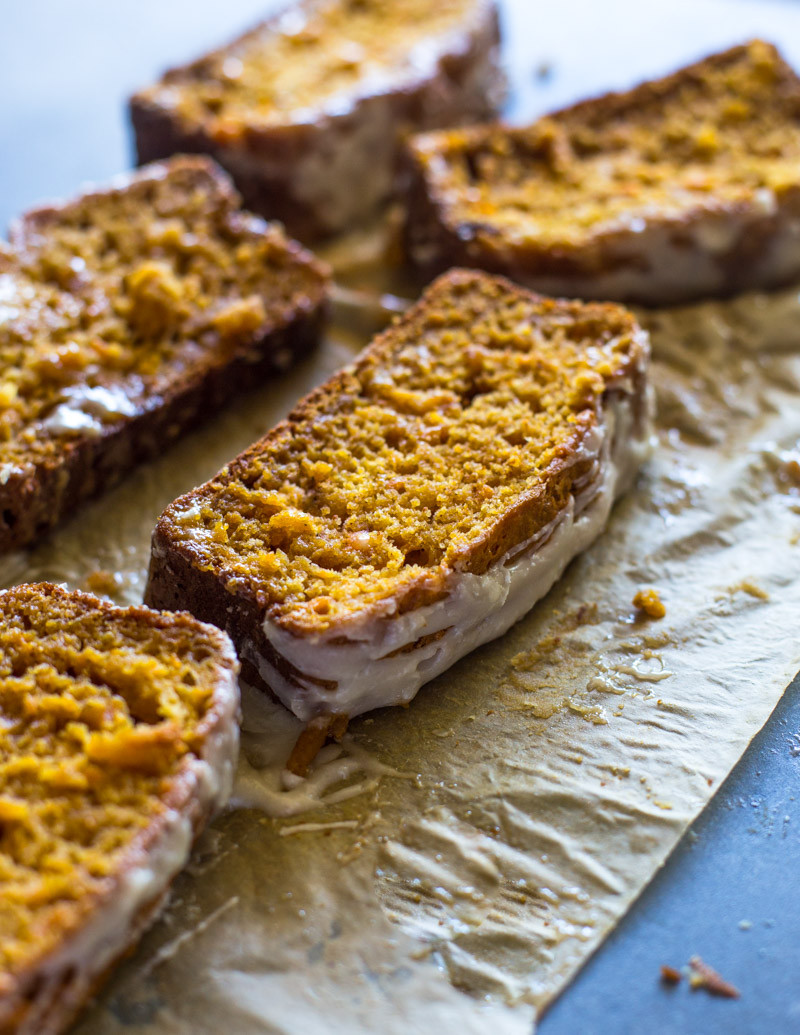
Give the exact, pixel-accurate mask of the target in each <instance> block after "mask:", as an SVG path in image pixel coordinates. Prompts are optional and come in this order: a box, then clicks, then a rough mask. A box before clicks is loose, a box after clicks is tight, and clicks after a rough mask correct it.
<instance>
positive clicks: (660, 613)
mask: <svg viewBox="0 0 800 1035" xmlns="http://www.w3.org/2000/svg"><path fill="white" fill-rule="evenodd" d="M633 606H634V607H635V608H636V609H637V611H640V612H642V613H643V614H645V615H647V617H648V618H663V617H664V615H665V614H666V613H667V609H666V607H664V604H663V603H662V601H661V597H660V596H659V595H658V590H657V589H640V590H639V592H638V593H637V594H636V596H635V597H634V598H633Z"/></svg>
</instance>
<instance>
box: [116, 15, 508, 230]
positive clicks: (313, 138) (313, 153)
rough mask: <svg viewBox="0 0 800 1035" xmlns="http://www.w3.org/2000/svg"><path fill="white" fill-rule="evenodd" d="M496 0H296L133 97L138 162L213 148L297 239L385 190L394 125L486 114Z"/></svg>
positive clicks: (258, 204)
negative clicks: (180, 152) (431, 0)
mask: <svg viewBox="0 0 800 1035" xmlns="http://www.w3.org/2000/svg"><path fill="white" fill-rule="evenodd" d="M498 49H499V31H498V22H497V13H496V10H495V6H494V0H439V2H438V3H436V4H430V3H428V2H427V0H393V2H392V3H391V4H387V3H384V2H382V0H305V2H301V3H297V4H295V5H294V6H290V7H288V8H287V9H286V10H284V11H282V12H281V13H280V14H278V15H276V16H275V17H273V18H270V19H269V20H268V21H266V22H264V23H263V24H261V25H259V26H257V27H256V28H255V29H253V30H252V31H251V32H248V33H246V34H245V35H244V36H241V37H240V38H239V39H237V40H234V41H233V42H232V43H230V44H229V45H228V46H225V47H222V48H221V49H220V50H216V51H213V52H212V53H210V54H206V55H205V56H203V57H201V58H199V59H198V60H197V61H194V62H192V63H191V64H189V65H186V66H184V67H182V68H175V69H173V70H171V71H169V72H167V73H166V75H165V76H164V77H163V79H161V81H160V82H158V83H156V84H155V85H154V86H151V87H149V88H147V89H144V90H141V91H140V92H139V93H137V94H136V95H135V96H134V97H133V98H132V100H131V118H132V120H133V127H134V131H135V134H136V147H137V153H138V159H139V162H148V161H151V160H153V159H155V158H163V157H164V156H165V155H169V154H173V153H174V152H176V151H201V152H205V153H207V154H211V155H213V156H214V157H215V158H216V159H217V160H218V161H219V162H220V163H221V164H222V165H223V166H224V167H225V168H226V169H228V171H229V172H230V173H231V174H232V175H233V178H234V179H235V181H236V184H237V186H238V187H239V190H240V191H241V192H242V194H243V195H244V199H245V201H246V203H247V204H248V205H249V206H250V207H251V208H253V209H254V210H255V211H257V212H260V213H262V214H263V215H265V216H268V217H270V218H272V217H277V218H279V219H281V220H283V221H284V223H285V224H286V226H287V227H288V228H289V230H290V231H291V232H292V233H293V234H295V235H296V236H297V237H299V238H300V239H301V240H311V239H314V238H318V237H321V236H324V235H326V234H330V233H333V232H335V231H338V230H342V229H346V228H348V227H349V226H350V225H351V224H352V223H353V222H355V221H357V220H359V219H362V218H363V217H364V216H366V215H368V214H369V213H370V212H371V211H372V210H373V209H374V208H375V207H376V206H377V205H378V204H379V203H380V202H382V201H383V200H385V199H386V198H387V197H388V196H389V195H390V194H391V193H392V192H393V190H394V187H395V175H396V171H397V165H398V163H397V159H398V154H399V150H400V140H401V137H402V136H403V135H404V134H406V133H407V132H409V131H412V130H415V129H416V130H423V129H434V128H436V127H439V126H448V125H458V124H460V123H463V122H469V121H476V120H478V119H486V118H490V117H491V116H492V115H493V114H494V113H495V112H496V110H497V106H498V103H499V100H500V99H501V96H502V89H501V88H500V87H501V77H500V74H499V71H498Z"/></svg>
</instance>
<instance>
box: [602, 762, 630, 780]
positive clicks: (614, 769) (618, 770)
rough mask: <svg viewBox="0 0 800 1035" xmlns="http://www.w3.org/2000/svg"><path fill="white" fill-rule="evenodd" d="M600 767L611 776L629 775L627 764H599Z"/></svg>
mask: <svg viewBox="0 0 800 1035" xmlns="http://www.w3.org/2000/svg"><path fill="white" fill-rule="evenodd" d="M600 768H601V769H607V770H608V771H609V773H611V775H612V776H618V777H620V778H622V777H623V776H630V775H631V767H630V766H629V765H601V766H600Z"/></svg>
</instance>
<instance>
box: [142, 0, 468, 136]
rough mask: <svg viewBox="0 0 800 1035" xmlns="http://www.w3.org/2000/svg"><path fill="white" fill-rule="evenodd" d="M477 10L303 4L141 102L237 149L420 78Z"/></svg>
mask: <svg viewBox="0 0 800 1035" xmlns="http://www.w3.org/2000/svg"><path fill="white" fill-rule="evenodd" d="M477 7H478V4H476V0H438V3H436V4H430V3H428V0H393V2H392V3H391V4H387V3H385V2H384V0H315V2H308V0H307V2H305V3H299V4H295V5H294V6H292V7H289V8H288V9H287V10H286V11H284V12H283V13H282V15H279V16H278V17H277V18H272V19H270V20H269V21H267V22H265V23H264V24H263V25H261V26H259V27H258V28H257V29H255V30H254V31H253V32H251V33H248V34H247V35H245V36H243V37H242V38H241V39H239V40H237V41H235V42H234V43H232V44H230V45H229V46H227V47H225V48H223V49H221V50H219V51H216V52H214V53H212V54H209V55H207V56H206V57H204V58H201V59H200V60H199V61H196V62H194V64H192V65H189V66H186V67H185V68H181V69H176V70H174V71H172V72H168V73H167V74H166V76H165V77H164V79H163V80H162V82H161V83H159V84H157V85H156V86H153V87H150V88H148V89H145V90H142V91H140V93H138V94H137V98H136V99H137V100H138V101H140V102H145V103H148V102H149V103H155V104H158V105H159V106H161V107H164V108H166V109H168V110H169V111H170V112H172V113H174V114H175V115H177V116H178V117H179V118H180V119H181V121H182V122H183V123H184V124H185V125H186V126H187V128H192V129H198V128H202V129H203V131H204V132H205V133H206V134H207V135H208V136H209V137H210V138H211V139H212V140H214V141H215V142H216V143H217V144H219V145H222V146H224V145H229V144H234V143H239V142H241V141H242V140H244V139H245V138H246V135H247V132H248V130H258V129H261V128H266V127H268V126H272V125H276V124H280V123H285V122H297V123H304V122H312V121H314V119H315V118H317V117H318V116H319V114H320V110H321V109H323V108H324V107H325V105H326V104H328V103H331V104H333V105H334V106H337V105H338V108H339V109H341V108H342V106H346V105H348V104H351V103H353V102H354V101H355V100H356V99H357V98H358V97H359V96H360V95H362V94H363V95H367V94H370V93H379V92H381V91H382V90H385V89H386V88H387V86H390V85H392V84H393V83H395V82H396V81H397V80H398V79H413V78H417V77H420V76H421V75H422V74H424V69H425V67H426V66H425V64H424V63H425V61H426V60H428V61H429V60H430V59H429V58H426V55H429V54H430V53H432V52H433V51H434V49H435V42H436V37H444V36H446V35H447V34H448V33H452V32H453V31H454V30H455V29H458V28H460V27H461V26H462V25H463V20H464V17H465V15H467V14H468V13H469V12H470V11H472V10H475V9H477ZM419 62H422V63H423V64H422V66H421V67H418V66H419ZM345 110H346V107H345ZM335 114H341V110H336V112H335Z"/></svg>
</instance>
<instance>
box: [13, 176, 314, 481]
mask: <svg viewBox="0 0 800 1035" xmlns="http://www.w3.org/2000/svg"><path fill="white" fill-rule="evenodd" d="M238 205H239V198H238V195H237V194H236V193H235V191H234V190H233V189H232V187H231V186H230V182H229V180H228V179H227V177H226V176H225V175H224V174H223V173H222V172H221V171H220V170H218V169H217V167H216V166H215V165H214V164H213V163H211V162H210V161H208V160H207V159H204V158H177V159H173V160H171V161H169V162H165V163H160V164H156V165H153V166H149V167H147V168H146V169H145V170H143V171H142V172H140V173H137V174H135V175H134V176H133V177H132V178H128V179H127V180H126V181H125V183H124V184H123V185H121V186H119V187H118V188H115V189H111V190H109V191H102V192H100V193H97V194H88V195H85V196H83V197H82V198H79V199H78V200H76V201H73V202H70V203H68V204H66V205H64V206H62V207H54V208H42V209H38V210H35V211H34V212H31V213H29V214H28V215H26V216H24V217H23V218H22V219H21V220H20V221H19V222H18V223H17V224H16V225H15V227H14V228H12V235H11V247H3V250H0V463H5V464H7V465H8V466H6V467H5V468H3V467H0V479H2V478H3V476H4V475H5V477H8V472H9V471H10V470H12V469H13V467H14V462H15V461H17V462H18V463H20V464H23V463H25V462H30V461H37V460H40V459H42V458H43V457H47V456H50V455H54V454H58V452H59V451H60V450H61V448H62V443H63V440H64V439H65V438H70V437H74V436H75V435H80V434H86V433H87V428H90V429H93V431H94V433H101V432H102V430H103V428H104V427H106V426H108V425H111V424H114V423H115V422H118V421H119V420H120V419H121V418H125V417H130V416H132V415H133V414H134V413H135V412H137V411H138V410H141V409H142V408H143V407H144V406H145V404H146V401H147V400H152V399H154V398H158V397H159V396H160V395H162V394H163V393H165V392H167V391H168V390H169V389H170V388H171V387H174V385H175V384H177V383H178V382H179V381H180V382H183V380H184V379H187V381H191V379H192V377H193V376H197V375H196V374H195V372H196V371H198V370H204V369H206V368H207V367H208V365H209V363H212V362H217V363H219V364H220V365H224V364H225V362H226V360H227V361H230V359H231V358H232V357H233V355H234V354H237V353H239V352H241V350H242V349H246V348H247V347H248V345H250V344H251V343H252V344H254V343H256V342H257V341H258V340H259V339H260V338H262V337H263V336H264V335H265V334H267V333H268V332H269V331H270V330H272V329H274V328H280V327H281V326H283V325H284V324H285V323H286V322H288V320H289V319H290V317H291V315H293V314H294V313H295V312H296V307H297V306H300V307H302V306H303V305H304V304H306V303H305V302H304V300H306V299H307V296H308V294H309V293H311V294H313V293H314V292H315V291H316V292H317V293H319V290H320V288H319V284H320V282H321V281H322V279H323V278H322V277H321V275H320V272H319V270H317V269H316V267H315V266H313V265H312V264H310V263H308V262H306V261H305V259H303V258H302V257H301V256H303V255H305V253H302V251H301V250H300V249H299V247H297V246H295V245H294V244H293V243H292V242H290V241H288V240H287V238H286V237H285V236H284V234H283V232H282V231H281V230H280V229H278V228H276V227H270V226H268V225H267V224H265V223H264V222H263V221H262V220H259V219H256V218H255V217H253V216H250V215H249V214H247V213H244V212H241V211H239V210H238Z"/></svg>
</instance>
